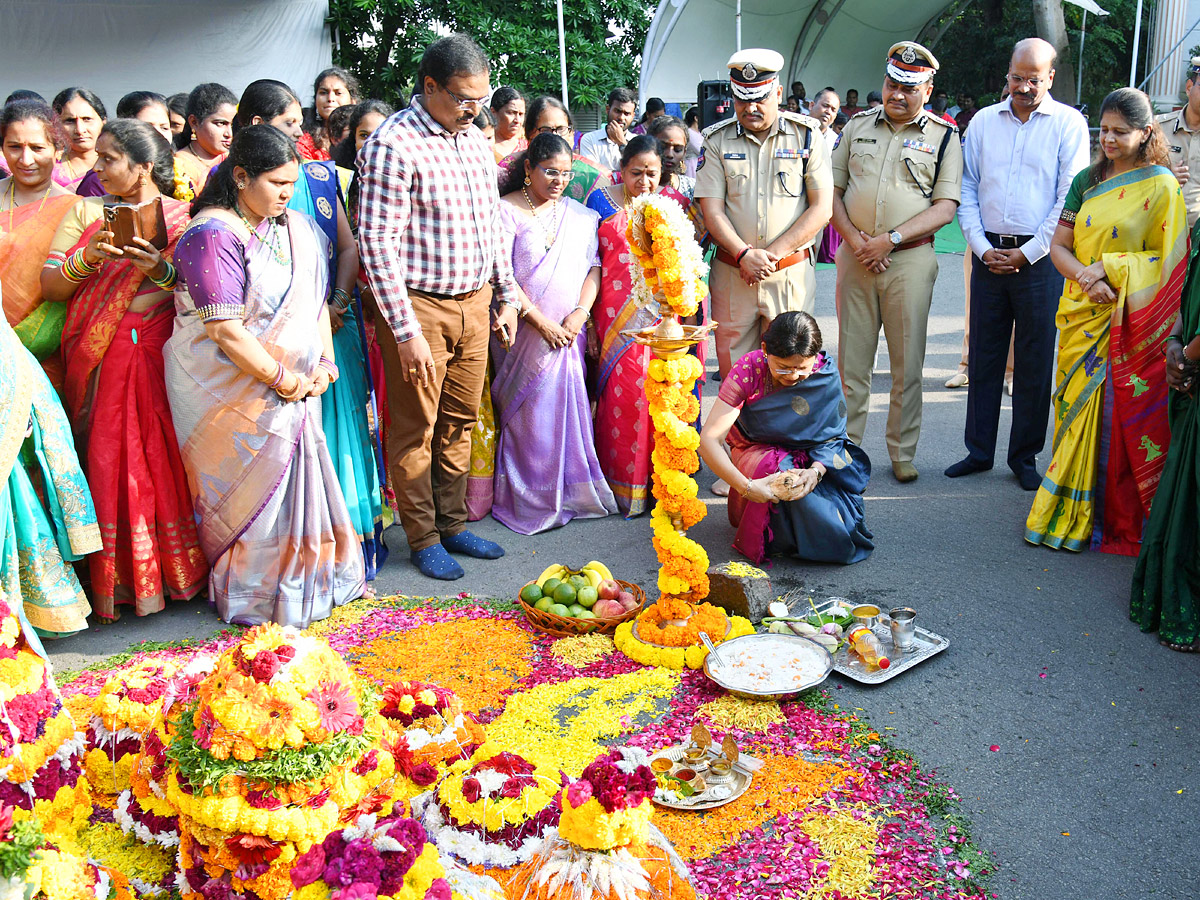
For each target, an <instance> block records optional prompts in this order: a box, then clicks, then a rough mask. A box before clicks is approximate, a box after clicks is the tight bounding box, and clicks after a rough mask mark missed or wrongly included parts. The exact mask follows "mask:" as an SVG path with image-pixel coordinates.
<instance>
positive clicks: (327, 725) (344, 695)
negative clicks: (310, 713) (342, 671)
mask: <svg viewBox="0 0 1200 900" xmlns="http://www.w3.org/2000/svg"><path fill="white" fill-rule="evenodd" d="M307 699H308V700H311V701H312V704H313V706H315V707H316V708H317V713H318V714H319V715H320V717H321V727H322V728H324V729H325V730H326V731H328V732H337V731H347V730H349V728H350V726H351V725H353V724H354V723H355V722H356V721H358V719H359V715H358V700H357V698H356V697H355V696H354V693H353V691H351V690H350V688H349V687H347V686H346V685H344V684H340V683H339V684H330V683H329V682H327V681H322V682H321V683H320V684H318V685H317V686H316V687H315V688H313V689H312V690H311V691H309V693H308V698H307Z"/></svg>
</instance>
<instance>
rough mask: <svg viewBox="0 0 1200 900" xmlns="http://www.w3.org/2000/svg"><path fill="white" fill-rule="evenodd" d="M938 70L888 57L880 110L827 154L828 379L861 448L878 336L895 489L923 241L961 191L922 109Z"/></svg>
mask: <svg viewBox="0 0 1200 900" xmlns="http://www.w3.org/2000/svg"><path fill="white" fill-rule="evenodd" d="M937 69H938V62H937V60H936V59H935V58H934V56H933V54H932V53H930V52H929V51H928V50H927V49H925V48H924V47H922V46H921V45H920V44H914V43H912V42H911V41H902V42H900V43H899V44H896V45H895V46H893V47H892V49H891V50H890V51H888V59H887V74H886V76H885V78H884V81H883V106H878V107H875V108H874V109H869V110H865V111H863V112H860V113H858V114H857V115H856V116H854V117H853V118H852V119H851V120H850V121H849V122H848V123H846V127H845V128H844V129H843V130H842V139H841V142H840V143H839V144H838V147H837V149H836V150H835V151H834V153H833V187H834V198H833V227H834V228H836V229H837V230H838V233H839V234H840V235H841V236H842V244H841V246H840V247H839V248H838V251H837V257H836V260H837V308H838V368H839V370H840V372H841V375H842V387H843V389H844V390H845V393H846V405H847V425H846V432H847V434H848V435H849V437H850V440H852V441H854V442H855V443H862V439H863V432H864V431H865V430H866V426H867V407H868V405H869V404H870V400H871V374H872V370H873V369H874V366H875V351H876V350H877V348H878V346H879V328H880V325H882V326H883V334H884V337H885V338H886V339H887V345H888V355H889V356H890V357H891V361H892V396H891V405H890V408H889V409H888V418H887V433H886V436H887V448H888V455H889V456H890V457H891V460H892V473H893V474H894V475H895V476H896V480H897V481H902V482H907V481H913V480H914V479H915V478H916V477H917V469H916V467H915V466H914V465H913V462H912V460H913V457H914V456H915V454H916V450H917V438H918V437H919V436H920V434H921V370H922V368H923V366H924V364H925V332H926V327H927V325H928V321H929V305H930V303H931V302H932V300H933V282H934V279H936V278H937V260H936V258H935V257H934V255H933V234H934V232H935V231H937V230H938V229H939V228H941V227H942V226H943V225H945V224H946V223H947V222H949V221H950V220H951V219H953V218H954V213H955V210H956V209H957V208H958V199H959V191H960V189H961V187H962V146H961V144H960V143H959V138H958V129H957V128H955V127H954V126H953V125H950V124H949V123H948V122H946V121H944V120H943V119H940V118H938V117H937V116H934V115H931V114H929V113H927V112H926V111H925V110H924V108H923V107H924V105H925V103H926V102H927V101H928V100H929V95H930V94H931V93H932V92H933V75H934V73H935V72H936V71H937Z"/></svg>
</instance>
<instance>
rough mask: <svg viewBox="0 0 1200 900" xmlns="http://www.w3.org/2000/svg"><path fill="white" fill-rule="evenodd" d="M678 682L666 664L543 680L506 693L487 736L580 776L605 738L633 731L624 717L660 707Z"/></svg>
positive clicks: (538, 761)
mask: <svg viewBox="0 0 1200 900" xmlns="http://www.w3.org/2000/svg"><path fill="white" fill-rule="evenodd" d="M678 687H679V675H678V673H676V672H673V671H670V670H668V669H644V670H641V671H638V672H629V673H626V674H624V675H614V676H612V677H611V678H572V679H570V680H568V681H563V682H559V683H558V684H540V685H538V686H537V687H535V688H532V689H530V690H528V691H521V692H520V693H517V694H513V695H512V696H511V697H509V698H508V702H507V703H506V704H505V705H504V712H503V713H501V714H500V716H499V717H498V718H497V719H496V720H495V721H494V722H492V724H491V725H489V726H488V729H487V731H488V740H489V741H494V742H495V743H497V744H499V745H500V746H501V747H503V748H504V749H506V750H511V751H513V752H514V753H519V754H520V755H521V756H523V757H525V758H526V759H527V760H529V761H530V762H532V763H535V764H537V765H548V766H553V767H556V768H561V769H562V770H563V771H565V772H566V773H567V774H568V775H571V776H573V777H577V776H578V775H579V774H580V773H581V772H582V771H583V770H584V769H585V768H586V767H587V765H588V763H590V762H591V761H592V760H594V759H595V758H596V757H597V756H599V755H600V754H601V753H603V752H605V750H606V748H605V747H604V746H602V745H601V743H600V740H601V739H602V738H615V737H617V736H619V735H621V734H623V733H625V732H627V731H629V730H631V729H630V728H627V727H626V726H625V725H624V724H622V721H621V719H622V718H627V719H628V720H630V721H632V720H634V719H636V718H637V717H638V716H639V715H641V714H642V713H654V712H658V711H660V710H661V709H663V708H664V706H665V705H666V704H665V701H667V700H669V699H670V697H672V696H673V695H674V693H675V691H676V689H677V688H678ZM617 710H619V711H620V713H619V714H616V712H615V711H617Z"/></svg>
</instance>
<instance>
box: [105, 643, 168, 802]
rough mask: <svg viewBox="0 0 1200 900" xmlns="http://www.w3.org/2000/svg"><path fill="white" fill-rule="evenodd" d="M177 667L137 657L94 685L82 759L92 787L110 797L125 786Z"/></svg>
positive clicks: (159, 711)
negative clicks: (97, 689)
mask: <svg viewBox="0 0 1200 900" xmlns="http://www.w3.org/2000/svg"><path fill="white" fill-rule="evenodd" d="M178 669H179V665H178V664H177V663H174V662H170V661H160V660H153V659H151V660H143V661H142V662H140V663H138V664H137V665H135V666H133V667H131V668H129V669H125V670H123V671H121V672H119V673H117V676H116V677H115V678H112V679H110V680H109V681H108V682H107V683H106V684H105V685H104V687H102V688H101V689H100V693H99V695H98V696H97V697H96V699H95V700H93V701H92V717H91V720H90V721H89V722H88V728H87V753H86V755H85V756H84V759H83V767H84V771H85V772H86V773H87V777H88V784H89V785H91V788H92V791H93V792H95V793H98V794H111V795H114V796H115V795H118V794H120V793H121V792H122V791H126V790H128V789H129V770H130V769H131V768H132V767H133V761H134V760H135V759H136V758H137V755H138V753H139V752H140V751H141V747H142V736H143V735H144V734H146V732H147V731H149V730H150V726H151V725H152V724H153V722H154V720H155V718H156V717H157V716H158V715H159V714H160V713H161V712H162V706H163V695H164V694H165V693H166V691H167V686H168V684H169V683H170V682H171V680H172V678H173V677H174V675H175V673H176V672H177V671H178Z"/></svg>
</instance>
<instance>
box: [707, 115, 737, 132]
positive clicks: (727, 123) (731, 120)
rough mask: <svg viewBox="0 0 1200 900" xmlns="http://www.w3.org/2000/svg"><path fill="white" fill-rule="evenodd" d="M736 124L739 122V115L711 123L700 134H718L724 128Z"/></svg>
mask: <svg viewBox="0 0 1200 900" xmlns="http://www.w3.org/2000/svg"><path fill="white" fill-rule="evenodd" d="M735 124H737V116H731V117H730V118H728V119H722V120H721V121H720V122H714V123H713V124H711V125H709V126H708V127H707V128H705V129H704V130H703V131H701V132H700V134H701V135H703V136H704V137H708V136H709V135H712V134H716V133H717V132H718V131H720V130H721V129H722V128H728V127H729V126H730V125H735Z"/></svg>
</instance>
